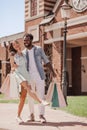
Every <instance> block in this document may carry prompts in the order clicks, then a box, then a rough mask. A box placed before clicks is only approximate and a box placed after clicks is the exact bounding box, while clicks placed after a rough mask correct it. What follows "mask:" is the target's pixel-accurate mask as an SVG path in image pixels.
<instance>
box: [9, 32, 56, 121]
mask: <svg viewBox="0 0 87 130" xmlns="http://www.w3.org/2000/svg"><path fill="white" fill-rule="evenodd" d="M32 41H33V35H31V34H26V35H25V36H24V45H25V49H24V50H23V51H22V52H21V47H20V44H19V42H18V41H13V42H12V43H11V44H10V47H9V51H10V62H11V68H12V69H11V70H12V71H13V74H14V76H15V78H16V81H17V83H18V84H20V85H21V95H20V102H19V106H18V115H17V118H16V119H17V121H18V122H22V119H21V116H20V115H21V112H22V109H23V106H24V102H25V98H26V94H27V93H28V94H29V98H28V104H29V109H30V118H29V120H31V121H34V120H35V117H34V103H33V99H34V100H36V101H38V102H39V105H38V106H39V117H40V121H41V122H42V123H44V122H46V119H45V117H44V113H45V105H47V104H48V103H47V102H46V101H44V95H45V82H44V80H45V74H44V70H43V67H42V61H44V63H45V64H46V65H47V67H49V68H50V70H51V72H52V74H53V76H54V77H55V76H56V74H55V72H54V70H53V68H52V66H51V64H50V62H49V60H48V59H47V57H46V55H45V53H44V51H43V50H42V48H41V47H39V46H34V45H33V44H32ZM26 66H27V67H26ZM26 68H27V71H26ZM28 71H29V72H28ZM31 81H34V83H35V89H36V92H37V95H38V96H37V95H36V93H35V92H34V91H31V90H34V88H33V87H34V86H33V85H31V83H30V82H31ZM32 98H33V99H32Z"/></svg>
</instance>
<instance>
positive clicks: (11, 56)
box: [10, 54, 18, 71]
mask: <svg viewBox="0 0 87 130" xmlns="http://www.w3.org/2000/svg"><path fill="white" fill-rule="evenodd" d="M10 64H11V71H14V70H15V69H16V68H17V67H18V65H17V64H16V63H15V61H14V55H12V54H11V55H10Z"/></svg>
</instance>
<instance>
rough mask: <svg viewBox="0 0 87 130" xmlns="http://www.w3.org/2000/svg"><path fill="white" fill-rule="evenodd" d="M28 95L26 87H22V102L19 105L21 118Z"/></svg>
mask: <svg viewBox="0 0 87 130" xmlns="http://www.w3.org/2000/svg"><path fill="white" fill-rule="evenodd" d="M26 95H27V91H26V89H24V87H21V95H20V102H19V105H18V115H17V116H18V117H20V115H21V112H22V109H23V106H24V103H25V99H26Z"/></svg>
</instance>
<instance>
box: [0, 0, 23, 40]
mask: <svg viewBox="0 0 87 130" xmlns="http://www.w3.org/2000/svg"><path fill="white" fill-rule="evenodd" d="M24 1H25V0H0V38H1V37H4V36H9V35H13V34H16V33H20V32H23V31H24Z"/></svg>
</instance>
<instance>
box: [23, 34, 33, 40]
mask: <svg viewBox="0 0 87 130" xmlns="http://www.w3.org/2000/svg"><path fill="white" fill-rule="evenodd" d="M25 37H29V38H30V40H33V35H32V34H29V33H26V34H25V35H24V37H23V38H25Z"/></svg>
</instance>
